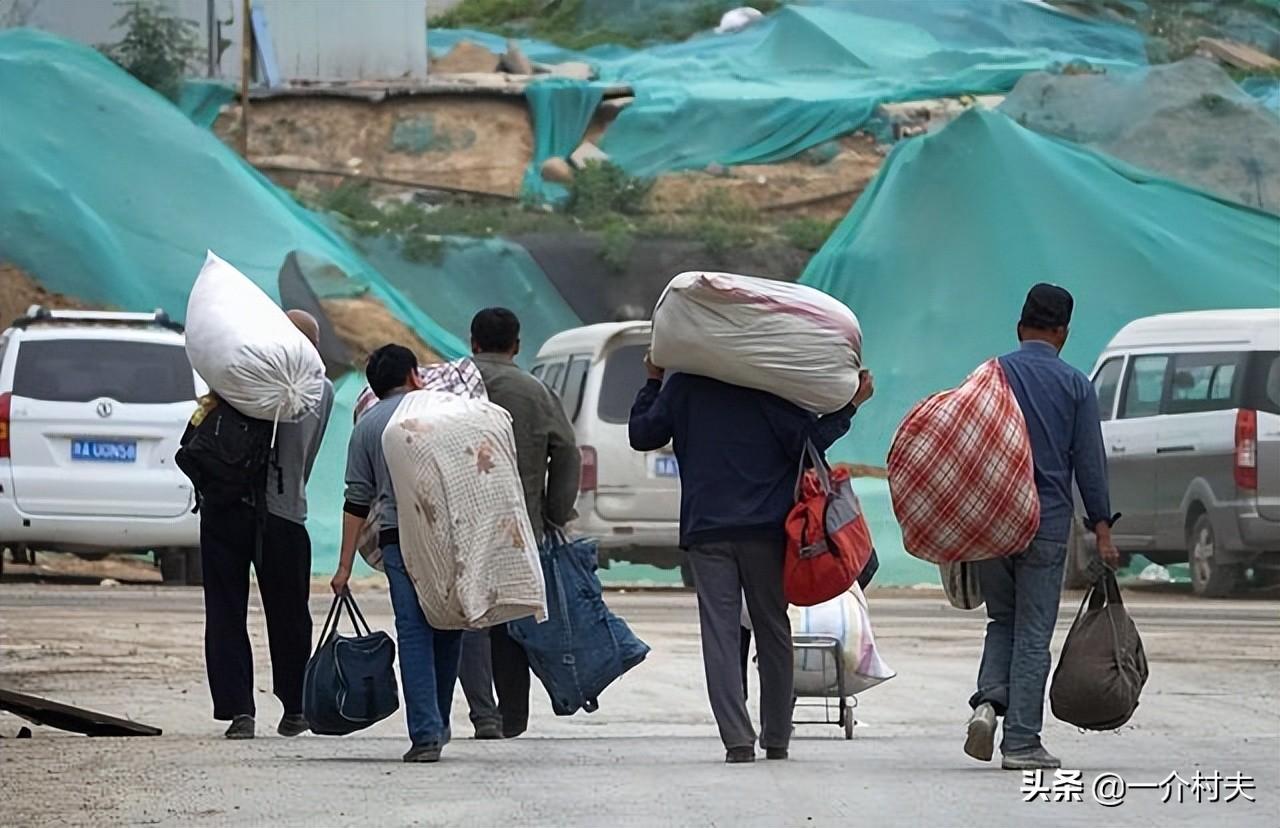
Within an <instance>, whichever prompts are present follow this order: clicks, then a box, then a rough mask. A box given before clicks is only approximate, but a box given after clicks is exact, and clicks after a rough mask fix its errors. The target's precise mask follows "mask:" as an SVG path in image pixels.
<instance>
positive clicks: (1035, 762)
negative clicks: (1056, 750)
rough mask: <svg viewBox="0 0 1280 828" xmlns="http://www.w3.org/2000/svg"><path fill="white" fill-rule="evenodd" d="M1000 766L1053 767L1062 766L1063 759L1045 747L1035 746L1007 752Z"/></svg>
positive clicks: (1027, 768) (1021, 768) (1035, 768)
mask: <svg viewBox="0 0 1280 828" xmlns="http://www.w3.org/2000/svg"><path fill="white" fill-rule="evenodd" d="M1000 767H1002V768H1004V769H1005V770H1038V769H1040V768H1050V769H1052V768H1060V767H1062V760H1060V759H1059V758H1058V757H1056V756H1054V755H1053V754H1052V753H1050V752H1049V751H1047V750H1045V749H1044V747H1033V748H1031V749H1029V750H1019V751H1015V752H1013V753H1006V754H1005V755H1004V757H1003V758H1002V759H1001V761H1000Z"/></svg>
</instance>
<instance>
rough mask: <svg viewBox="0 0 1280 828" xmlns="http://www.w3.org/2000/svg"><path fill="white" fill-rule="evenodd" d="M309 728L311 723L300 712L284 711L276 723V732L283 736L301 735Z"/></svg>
mask: <svg viewBox="0 0 1280 828" xmlns="http://www.w3.org/2000/svg"><path fill="white" fill-rule="evenodd" d="M310 729H311V725H310V724H308V723H307V717H306V716H303V715H302V714H301V713H286V714H285V716H284V718H283V719H281V720H280V724H278V725H276V733H279V734H280V735H281V736H284V737H285V738H293V737H294V736H301V735H302V734H304V733H306V732H307V731H308V730H310Z"/></svg>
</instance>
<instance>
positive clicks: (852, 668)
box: [788, 584, 897, 697]
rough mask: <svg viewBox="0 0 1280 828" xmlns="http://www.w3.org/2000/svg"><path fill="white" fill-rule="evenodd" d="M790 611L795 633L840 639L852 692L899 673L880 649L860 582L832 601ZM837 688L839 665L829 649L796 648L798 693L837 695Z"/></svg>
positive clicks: (796, 689)
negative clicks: (834, 662) (873, 633)
mask: <svg viewBox="0 0 1280 828" xmlns="http://www.w3.org/2000/svg"><path fill="white" fill-rule="evenodd" d="M788 612H789V614H790V615H791V632H792V633H794V634H808V635H829V636H832V637H833V638H835V639H837V640H838V641H839V642H840V659H841V661H842V662H843V666H844V682H845V689H846V690H847V691H848V692H849V693H850V694H857V693H861V692H862V691H864V690H869V689H871V688H872V687H875V686H876V685H877V684H880V683H882V682H885V681H888V680H889V679H891V678H893V677H894V676H895V675H897V673H895V672H894V671H893V670H892V669H891V668H890V667H889V665H887V664H885V663H884V659H882V658H880V652H879V650H877V649H876V640H875V636H874V635H872V632H871V616H870V615H869V614H868V613H867V599H866V596H864V595H863V594H862V589H861V588H860V587H859V586H858V585H857V584H854V585H853V586H852V587H850V588H849V591H848V592H846V593H843V594H842V595H838V596H836V597H835V598H832V599H831V600H830V601H824V602H823V603H821V604H818V605H816V606H812V607H791V608H790V609H789V610H788ZM837 689H838V688H837V683H836V667H835V664H833V663H832V661H831V657H830V656H829V655H828V654H827V653H825V652H823V651H820V650H797V651H796V659H795V692H796V693H797V694H799V695H801V696H827V697H835V695H836V691H837Z"/></svg>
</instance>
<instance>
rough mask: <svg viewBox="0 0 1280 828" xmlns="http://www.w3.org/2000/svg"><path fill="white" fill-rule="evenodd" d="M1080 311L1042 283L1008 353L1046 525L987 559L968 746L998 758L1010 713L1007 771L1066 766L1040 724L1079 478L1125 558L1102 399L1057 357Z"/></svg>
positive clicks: (1007, 368)
mask: <svg viewBox="0 0 1280 828" xmlns="http://www.w3.org/2000/svg"><path fill="white" fill-rule="evenodd" d="M1074 306H1075V300H1074V299H1072V297H1071V294H1070V293H1068V292H1067V291H1066V290H1064V289H1063V288H1060V287H1058V286H1057V285H1047V284H1039V285H1036V286H1035V287H1033V288H1032V289H1031V292H1030V293H1028V294H1027V300H1026V302H1025V304H1024V305H1023V308H1022V317H1021V319H1020V320H1019V321H1018V340H1019V342H1021V347H1019V348H1018V350H1016V351H1014V352H1012V353H1009V354H1006V355H1004V356H1002V357H1000V367H1001V368H1003V369H1004V375H1005V377H1006V378H1007V379H1008V380H1009V386H1010V388H1011V389H1012V390H1013V395H1014V397H1016V398H1017V400H1018V407H1019V408H1021V409H1022V415H1023V418H1024V419H1025V420H1026V423H1027V435H1028V437H1029V438H1030V440H1031V454H1032V457H1033V459H1034V461H1035V473H1036V490H1037V492H1038V494H1039V496H1040V529H1039V531H1038V532H1037V533H1036V536H1035V539H1034V540H1032V541H1031V545H1030V546H1029V547H1027V549H1026V550H1025V551H1023V552H1019V553H1018V554H1016V555H1012V556H1010V557H1008V558H997V559H994V560H986V561H980V562H979V563H978V581H979V583H980V584H981V585H982V597H983V599H984V601H985V603H986V605H987V616H988V618H989V619H990V620H989V622H988V623H987V634H986V641H985V645H984V646H983V650H982V666H981V667H980V668H979V670H978V690H977V692H976V693H974V694H973V698H971V699H970V700H969V704H970V706H971V707H972V708H973V715H972V716H971V717H970V718H969V725H968V735H967V737H966V739H965V745H964V750H965V753H967V754H969V755H970V756H972V757H973V758H975V759H978V760H980V761H984V762H985V761H987V760H989V759H991V757H992V755H993V754H994V751H995V730H996V719H997V717H999V716H1003V717H1004V733H1003V738H1002V740H1001V744H1000V752H1001V753H1002V754H1003V757H1002V758H1001V763H1000V764H1001V767H1003V768H1005V769H1006V770H1024V771H1025V770H1035V769H1037V768H1057V767H1060V766H1061V763H1060V762H1059V761H1058V758H1057V757H1056V756H1053V755H1052V754H1051V753H1049V752H1048V751H1047V750H1045V748H1044V745H1042V744H1041V742H1040V728H1041V725H1042V724H1043V719H1044V686H1045V682H1046V681H1048V678H1049V666H1050V655H1049V642H1050V640H1051V639H1052V638H1053V626H1054V624H1055V623H1056V622H1057V620H1058V602H1059V599H1060V598H1061V595H1062V567H1063V565H1064V563H1065V562H1066V558H1067V538H1068V536H1069V535H1070V534H1071V521H1072V520H1073V519H1074V518H1073V515H1074V514H1075V504H1074V502H1073V500H1072V497H1071V480H1072V478H1073V477H1074V478H1075V482H1076V485H1077V486H1078V487H1079V489H1080V495H1081V499H1082V500H1083V502H1084V509H1085V514H1086V518H1085V520H1086V524H1087V528H1088V529H1089V530H1090V531H1092V532H1095V533H1096V534H1097V538H1098V553H1099V555H1100V556H1101V558H1102V560H1103V561H1104V562H1105V563H1106V564H1108V565H1110V566H1112V567H1114V566H1115V565H1116V563H1117V562H1118V561H1119V557H1120V554H1119V553H1118V552H1117V551H1116V548H1115V544H1114V543H1113V542H1112V540H1111V524H1112V522H1113V521H1114V517H1113V516H1112V514H1111V500H1110V495H1109V492H1108V488H1107V455H1106V451H1105V449H1104V448H1103V445H1102V421H1101V419H1100V418H1099V416H1098V397H1097V395H1096V394H1095V393H1094V389H1093V384H1092V383H1090V382H1089V378H1088V377H1086V376H1085V375H1084V374H1082V373H1080V372H1079V371H1077V370H1076V369H1075V368H1072V367H1071V366H1070V365H1068V364H1067V363H1066V362H1063V361H1062V359H1061V358H1060V357H1059V356H1058V354H1059V352H1060V351H1061V350H1062V346H1063V345H1064V344H1066V341H1067V334H1068V328H1069V326H1070V325H1071V312H1072V310H1073V309H1074Z"/></svg>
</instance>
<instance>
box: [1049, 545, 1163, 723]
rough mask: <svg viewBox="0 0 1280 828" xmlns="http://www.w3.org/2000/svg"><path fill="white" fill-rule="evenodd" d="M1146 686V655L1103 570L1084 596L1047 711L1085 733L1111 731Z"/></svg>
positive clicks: (1115, 588)
mask: <svg viewBox="0 0 1280 828" xmlns="http://www.w3.org/2000/svg"><path fill="white" fill-rule="evenodd" d="M1146 683H1147V655H1146V653H1145V652H1143V649H1142V637H1141V636H1139V635H1138V628H1137V626H1136V625H1134V623H1133V619H1132V618H1130V617H1129V613H1128V612H1126V611H1125V608H1124V602H1123V601H1121V600H1120V585H1119V584H1117V583H1116V576H1115V573H1113V572H1111V571H1110V570H1107V572H1106V574H1104V575H1103V576H1102V577H1101V578H1100V579H1098V581H1097V582H1096V583H1094V585H1093V586H1092V587H1090V588H1089V591H1088V593H1086V594H1085V596H1084V600H1083V601H1082V602H1081V603H1080V611H1079V612H1078V613H1076V620H1075V623H1074V624H1072V625H1071V631H1070V632H1068V633H1067V640H1066V641H1065V642H1063V645H1062V655H1061V656H1060V657H1059V658H1058V669H1057V670H1055V671H1054V673H1053V682H1052V684H1050V686H1049V706H1050V708H1051V709H1052V710H1053V715H1054V716H1056V717H1058V718H1059V719H1061V720H1062V721H1064V722H1066V723H1068V724H1073V725H1075V726H1076V727H1080V728H1084V729H1085V730H1115V729H1116V728H1118V727H1120V726H1121V725H1123V724H1124V723H1125V722H1127V721H1129V718H1130V717H1131V716H1133V712H1134V711H1135V710H1136V709H1137V708H1138V696H1139V694H1141V693H1142V686H1143V685H1144V684H1146Z"/></svg>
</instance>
